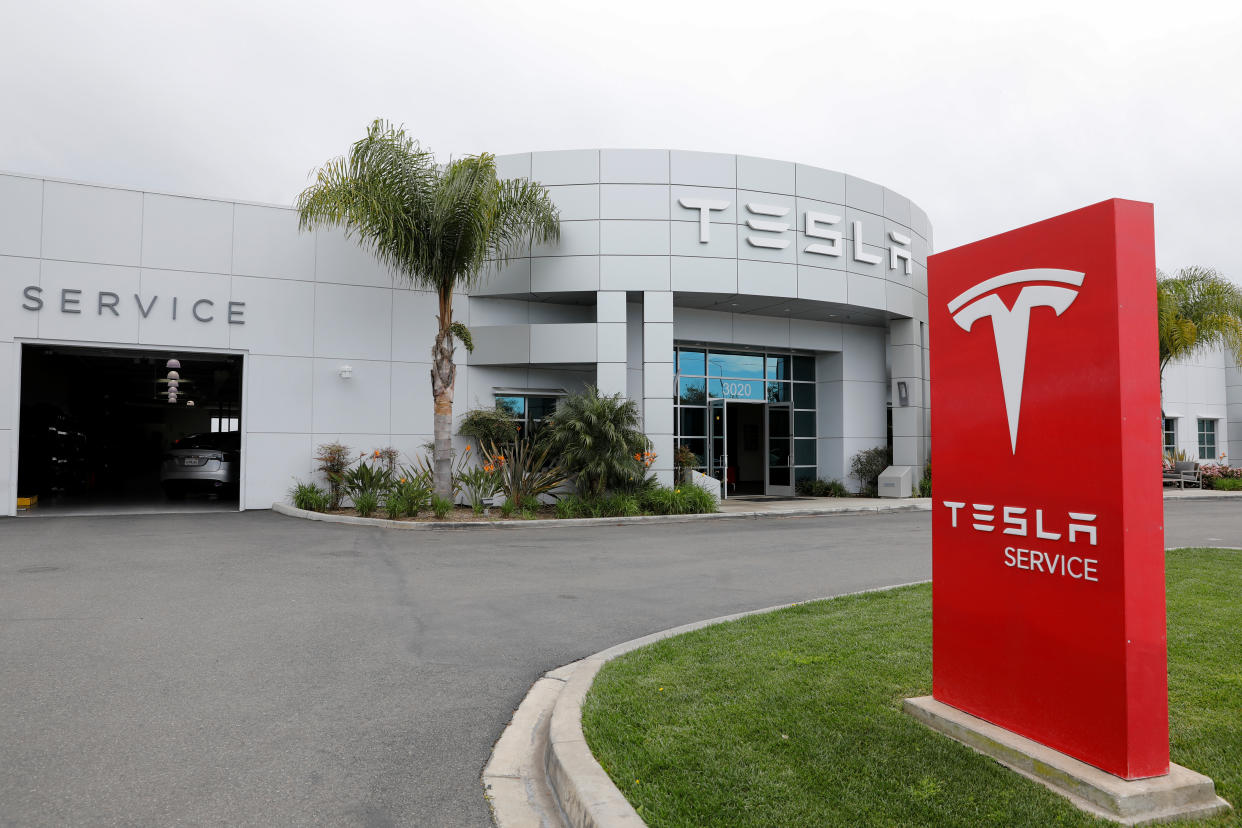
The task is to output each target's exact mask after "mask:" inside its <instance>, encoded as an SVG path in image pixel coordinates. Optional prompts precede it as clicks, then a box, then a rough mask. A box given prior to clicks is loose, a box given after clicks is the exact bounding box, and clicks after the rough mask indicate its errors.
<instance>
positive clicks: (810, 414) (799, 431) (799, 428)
mask: <svg viewBox="0 0 1242 828" xmlns="http://www.w3.org/2000/svg"><path fill="white" fill-rule="evenodd" d="M794 435H795V436H797V437H814V436H815V412H814V411H797V412H794Z"/></svg>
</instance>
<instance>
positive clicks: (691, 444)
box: [678, 439, 707, 468]
mask: <svg viewBox="0 0 1242 828" xmlns="http://www.w3.org/2000/svg"><path fill="white" fill-rule="evenodd" d="M678 442H679V443H681V445H683V446H685V447H686V448H688V449H690V450H691V451H692V452H694V456H695V457H697V458H698V463H696V464H695V465H696V467H698V468H702V467H704V466H706V465H707V440H706V439H690V440H679V441H678Z"/></svg>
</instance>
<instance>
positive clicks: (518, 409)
mask: <svg viewBox="0 0 1242 828" xmlns="http://www.w3.org/2000/svg"><path fill="white" fill-rule="evenodd" d="M496 405H497V406H498V407H500V408H503V409H504V410H506V411H508V412H509V416H510V417H513V418H514V419H522V418H524V417H525V416H526V398H525V397H497V398H496Z"/></svg>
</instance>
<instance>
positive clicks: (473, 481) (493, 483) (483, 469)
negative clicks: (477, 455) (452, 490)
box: [457, 463, 500, 515]
mask: <svg viewBox="0 0 1242 828" xmlns="http://www.w3.org/2000/svg"><path fill="white" fill-rule="evenodd" d="M457 479H458V481H459V483H460V484H461V490H462V491H463V492H465V493H466V502H467V503H469V504H470V508H471V509H473V510H474V513H475V514H476V515H477V514H480V513H482V511H483V501H485V500H487V499H488V498H490V497H492V495H494V494H496V490H497V489H499V488H500V477H499V475H498V474H497V473H496V468H495V466H494V465H493V464H491V463H486V464H484V465H482V466H475V467H474V468H472V469H468V470H467V471H463V472H461V473H460V474H458V475H457Z"/></svg>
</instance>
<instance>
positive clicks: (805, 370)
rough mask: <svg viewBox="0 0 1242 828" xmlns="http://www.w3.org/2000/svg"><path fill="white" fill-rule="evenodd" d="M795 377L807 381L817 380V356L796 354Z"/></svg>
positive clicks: (794, 360) (794, 363) (794, 361)
mask: <svg viewBox="0 0 1242 828" xmlns="http://www.w3.org/2000/svg"><path fill="white" fill-rule="evenodd" d="M793 378H794V379H796V380H804V381H806V382H814V381H815V357H809V356H796V357H794V358H793Z"/></svg>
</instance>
